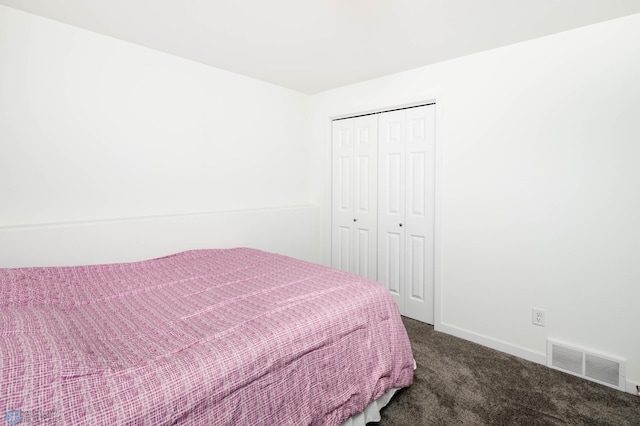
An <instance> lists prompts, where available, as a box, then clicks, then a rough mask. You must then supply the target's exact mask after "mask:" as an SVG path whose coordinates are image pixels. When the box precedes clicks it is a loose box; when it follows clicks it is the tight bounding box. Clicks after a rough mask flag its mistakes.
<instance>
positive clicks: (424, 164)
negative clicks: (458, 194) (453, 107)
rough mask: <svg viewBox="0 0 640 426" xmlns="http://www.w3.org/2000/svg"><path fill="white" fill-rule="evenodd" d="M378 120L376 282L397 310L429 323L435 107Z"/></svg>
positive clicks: (431, 288) (406, 110) (431, 295)
mask: <svg viewBox="0 0 640 426" xmlns="http://www.w3.org/2000/svg"><path fill="white" fill-rule="evenodd" d="M378 120H379V145H378V146H379V150H378V191H379V192H378V200H379V202H378V280H379V281H380V282H381V283H382V284H384V285H385V287H387V289H388V290H389V292H391V294H392V295H393V297H394V299H395V301H396V303H397V304H398V307H399V308H400V313H401V314H403V315H406V316H408V317H410V318H414V319H417V320H420V321H423V322H427V323H430V324H433V281H434V249H435V248H434V237H435V235H434V219H435V217H434V207H435V205H434V204H435V196H434V191H435V105H426V106H422V107H416V108H407V109H402V110H397V111H390V112H385V113H381V114H379V116H378Z"/></svg>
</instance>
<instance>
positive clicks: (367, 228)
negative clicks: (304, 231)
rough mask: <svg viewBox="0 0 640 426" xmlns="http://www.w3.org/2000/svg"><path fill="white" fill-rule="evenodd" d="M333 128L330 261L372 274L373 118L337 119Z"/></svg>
mask: <svg viewBox="0 0 640 426" xmlns="http://www.w3.org/2000/svg"><path fill="white" fill-rule="evenodd" d="M332 132H333V134H332V141H333V142H332V165H333V166H332V167H333V170H332V217H331V221H332V224H331V227H332V235H331V237H332V255H331V264H332V266H333V267H336V268H339V269H342V270H345V271H348V272H353V273H356V274H359V275H363V276H365V277H367V278H371V279H376V278H377V272H378V271H377V268H376V261H377V246H378V242H377V231H376V229H377V222H378V219H377V211H378V197H377V167H378V159H377V149H378V126H377V118H376V117H375V116H373V115H372V116H363V117H357V118H350V119H344V120H336V121H334V122H333V129H332ZM347 230H348V231H349V232H347Z"/></svg>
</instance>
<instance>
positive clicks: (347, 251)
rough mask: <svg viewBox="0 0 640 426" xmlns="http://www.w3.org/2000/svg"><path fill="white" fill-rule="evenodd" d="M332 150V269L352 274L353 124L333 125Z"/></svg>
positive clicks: (337, 122) (340, 122) (341, 121)
mask: <svg viewBox="0 0 640 426" xmlns="http://www.w3.org/2000/svg"><path fill="white" fill-rule="evenodd" d="M331 148H332V176H331V181H332V185H331V187H332V188H331V203H332V207H331V240H332V244H331V245H332V249H331V266H333V267H334V268H338V269H341V270H343V271H347V272H350V271H351V269H352V262H351V257H352V256H353V250H352V245H353V241H352V240H353V232H352V228H353V181H354V167H353V148H354V129H353V122H351V121H350V120H339V121H334V122H333V129H332V147H331Z"/></svg>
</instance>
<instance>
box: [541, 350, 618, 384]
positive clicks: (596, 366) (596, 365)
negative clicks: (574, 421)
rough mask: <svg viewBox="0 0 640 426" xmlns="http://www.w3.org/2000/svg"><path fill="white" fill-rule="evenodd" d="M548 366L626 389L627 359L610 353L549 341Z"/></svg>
mask: <svg viewBox="0 0 640 426" xmlns="http://www.w3.org/2000/svg"><path fill="white" fill-rule="evenodd" d="M547 366H548V367H551V368H554V369H556V370H560V371H564V372H566V373H569V374H573V375H574V376H579V377H582V378H585V379H587V380H591V381H594V382H597V383H600V384H603V385H606V386H609V387H613V388H616V389H620V390H623V391H624V390H625V380H626V377H625V368H626V365H625V361H624V360H623V359H621V358H617V357H614V356H610V355H602V354H599V353H594V352H592V351H589V350H585V349H582V348H578V347H576V346H572V345H567V344H565V343H562V342H558V341H555V340H551V339H549V340H548V341H547Z"/></svg>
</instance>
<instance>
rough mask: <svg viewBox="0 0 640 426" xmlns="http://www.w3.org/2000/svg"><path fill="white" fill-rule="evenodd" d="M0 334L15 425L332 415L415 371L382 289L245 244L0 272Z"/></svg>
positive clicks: (328, 419)
mask: <svg viewBox="0 0 640 426" xmlns="http://www.w3.org/2000/svg"><path fill="white" fill-rule="evenodd" d="M0 339H1V340H0V344H1V345H2V346H1V350H0V366H1V372H0V410H2V411H0V415H1V416H3V417H2V419H1V420H5V417H4V416H6V421H7V422H8V424H28V423H29V422H31V423H36V422H40V423H45V424H68V425H78V424H92V425H93V424H104V425H107V424H108V425H124V424H139V425H162V424H198V425H214V424H222V425H231V424H234V425H236V424H239V425H259V424H264V425H306V424H318V425H320V424H321V425H338V424H340V423H341V422H342V421H343V420H345V419H347V418H348V417H350V416H351V415H353V414H356V413H358V412H360V411H362V410H363V409H364V408H365V407H366V406H367V405H368V404H369V403H370V402H371V401H372V400H374V399H375V398H377V397H379V396H380V395H382V394H383V393H385V392H386V391H387V390H389V389H390V388H392V387H404V386H409V385H410V384H411V383H412V380H413V357H412V352H411V347H410V345H409V341H408V339H407V335H406V331H405V329H404V326H403V325H402V322H401V320H400V316H399V314H398V310H397V308H396V305H395V304H394V302H393V300H392V299H391V297H390V296H389V294H388V293H387V291H386V290H385V289H384V288H383V287H382V286H381V285H380V284H377V283H375V282H372V281H368V280H366V279H364V278H361V277H358V276H355V275H351V274H347V273H343V272H340V271H337V270H334V269H330V268H327V267H324V266H319V265H315V264H311V263H307V262H302V261H299V260H295V259H291V258H288V257H284V256H279V255H275V254H271V253H266V252H262V251H258V250H253V249H245V248H240V249H229V250H195V251H188V252H184V253H179V254H175V255H172V256H168V257H164V258H160V259H154V260H148V261H143V262H136V263H126V264H114V265H97V266H84V267H59V268H51V267H48V268H15V269H0ZM1 420H0V421H1Z"/></svg>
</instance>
